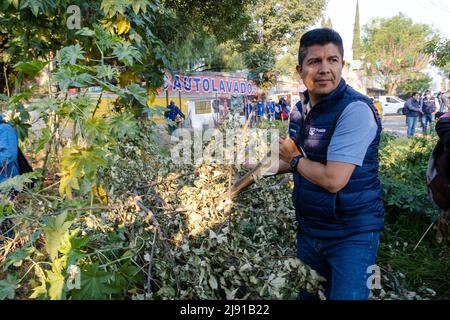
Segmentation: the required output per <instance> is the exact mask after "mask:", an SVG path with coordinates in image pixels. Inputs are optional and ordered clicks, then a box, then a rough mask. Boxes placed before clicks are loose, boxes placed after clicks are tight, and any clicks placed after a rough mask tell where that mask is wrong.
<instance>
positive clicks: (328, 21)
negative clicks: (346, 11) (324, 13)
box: [327, 17, 333, 29]
mask: <svg viewBox="0 0 450 320" xmlns="http://www.w3.org/2000/svg"><path fill="white" fill-rule="evenodd" d="M327 28H330V29H333V24H332V23H331V18H330V17H328V20H327Z"/></svg>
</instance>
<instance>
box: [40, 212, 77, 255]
mask: <svg viewBox="0 0 450 320" xmlns="http://www.w3.org/2000/svg"><path fill="white" fill-rule="evenodd" d="M66 218H67V213H62V214H60V215H58V216H56V217H51V218H49V219H48V221H47V223H46V226H45V227H44V235H45V240H46V242H45V250H47V253H48V254H49V256H50V259H52V260H54V259H56V257H57V256H58V252H59V250H60V248H61V246H62V244H63V242H64V240H65V239H64V238H65V237H67V236H68V234H69V233H68V230H69V228H70V225H71V224H72V222H71V221H66Z"/></svg>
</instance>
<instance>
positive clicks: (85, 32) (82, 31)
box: [75, 27, 95, 37]
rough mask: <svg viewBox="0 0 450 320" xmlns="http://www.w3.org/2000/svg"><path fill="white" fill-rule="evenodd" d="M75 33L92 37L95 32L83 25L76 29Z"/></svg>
mask: <svg viewBox="0 0 450 320" xmlns="http://www.w3.org/2000/svg"><path fill="white" fill-rule="evenodd" d="M75 34H77V35H80V36H87V37H92V36H93V35H94V34H95V32H94V30H91V29H89V28H87V27H84V28H81V29H80V30H78V31H77V32H75Z"/></svg>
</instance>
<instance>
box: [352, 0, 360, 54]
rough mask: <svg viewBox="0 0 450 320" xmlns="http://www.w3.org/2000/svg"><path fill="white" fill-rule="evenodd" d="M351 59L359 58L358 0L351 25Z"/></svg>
mask: <svg viewBox="0 0 450 320" xmlns="http://www.w3.org/2000/svg"><path fill="white" fill-rule="evenodd" d="M352 49H353V60H360V59H361V28H360V25H359V1H358V0H357V1H356V13H355V24H354V25H353V45H352Z"/></svg>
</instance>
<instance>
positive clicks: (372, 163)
mask: <svg viewBox="0 0 450 320" xmlns="http://www.w3.org/2000/svg"><path fill="white" fill-rule="evenodd" d="M343 56H344V50H343V45H342V39H341V37H340V36H339V34H338V33H337V32H335V31H334V30H331V29H327V28H322V29H315V30H312V31H309V32H307V33H305V34H304V35H303V36H302V38H301V40H300V47H299V55H298V60H299V64H298V66H297V72H298V73H299V74H300V76H301V78H302V80H303V82H304V84H305V86H306V88H307V91H306V92H305V103H304V104H303V106H302V118H301V122H300V123H299V129H298V132H297V135H296V139H292V138H291V137H288V138H286V139H281V141H280V167H279V172H283V171H284V172H285V171H288V170H291V171H292V172H293V173H294V191H293V202H294V206H295V211H296V216H297V221H298V224H299V232H298V236H297V256H298V258H299V259H300V260H302V261H303V262H304V263H305V264H307V265H309V266H310V267H312V268H313V269H315V270H316V271H318V272H319V273H320V274H321V275H322V276H324V277H325V278H326V279H327V283H326V284H325V287H326V292H325V295H326V297H327V299H331V300H340V299H368V297H369V292H370V288H369V286H368V285H367V282H368V278H369V276H370V275H371V267H372V266H373V265H374V264H375V260H376V254H377V250H378V244H379V237H380V232H381V230H382V229H383V227H384V208H383V203H382V200H381V185H380V180H379V177H378V145H379V141H380V132H381V122H380V118H379V117H378V114H377V111H376V109H375V107H374V106H373V104H372V103H371V101H370V99H369V98H367V97H366V96H364V95H362V94H360V93H358V92H356V91H355V90H354V89H352V88H351V87H349V86H348V85H347V84H346V83H345V81H344V80H343V79H342V78H341V74H342V69H343V67H344V61H343ZM291 121H292V115H291ZM290 136H292V135H291V134H290ZM300 298H301V299H314V298H317V297H315V296H312V295H311V294H309V293H307V292H304V291H301V292H300Z"/></svg>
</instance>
